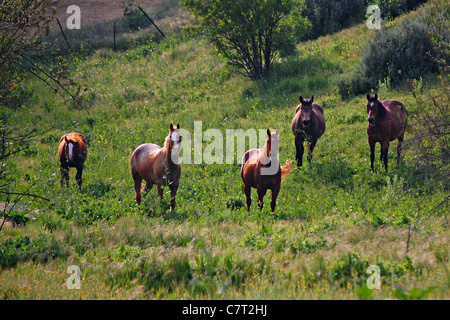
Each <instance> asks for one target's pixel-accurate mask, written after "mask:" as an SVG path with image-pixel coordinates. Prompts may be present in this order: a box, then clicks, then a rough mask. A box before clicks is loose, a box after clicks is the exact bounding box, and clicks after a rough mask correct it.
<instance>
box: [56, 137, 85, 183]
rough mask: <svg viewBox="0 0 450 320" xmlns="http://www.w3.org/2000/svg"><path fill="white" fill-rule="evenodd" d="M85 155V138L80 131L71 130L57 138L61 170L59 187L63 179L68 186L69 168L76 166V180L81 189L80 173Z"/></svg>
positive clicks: (81, 172)
mask: <svg viewBox="0 0 450 320" xmlns="http://www.w3.org/2000/svg"><path fill="white" fill-rule="evenodd" d="M86 156H87V146H86V139H85V138H84V136H83V135H82V134H81V133H77V132H72V133H68V134H65V135H63V136H62V137H61V139H60V140H59V147H58V157H59V162H60V171H61V187H63V184H64V180H66V186H67V188H68V187H69V176H70V170H71V168H77V175H76V181H77V184H78V188H79V190H80V191H81V183H82V180H81V175H82V174H83V167H84V161H85V160H86Z"/></svg>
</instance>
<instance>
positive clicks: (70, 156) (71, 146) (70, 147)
mask: <svg viewBox="0 0 450 320" xmlns="http://www.w3.org/2000/svg"><path fill="white" fill-rule="evenodd" d="M72 157H73V143H72V142H69V159H72Z"/></svg>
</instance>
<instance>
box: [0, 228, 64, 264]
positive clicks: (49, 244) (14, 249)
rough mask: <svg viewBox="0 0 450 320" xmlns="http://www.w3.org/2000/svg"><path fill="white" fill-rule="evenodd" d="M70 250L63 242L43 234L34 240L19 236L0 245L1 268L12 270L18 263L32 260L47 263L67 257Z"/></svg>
mask: <svg viewBox="0 0 450 320" xmlns="http://www.w3.org/2000/svg"><path fill="white" fill-rule="evenodd" d="M67 256H68V248H67V247H66V246H65V245H64V244H63V243H62V241H61V240H58V239H55V238H54V237H53V236H50V237H48V236H47V235H45V234H43V235H40V236H39V237H38V238H37V239H35V240H32V239H30V237H28V236H25V237H23V236H21V235H18V236H17V237H16V238H9V239H7V240H6V241H4V242H3V243H1V244H0V267H1V268H11V267H15V266H16V265H17V263H19V262H23V261H27V260H30V259H32V260H33V261H44V262H45V261H47V260H50V259H54V258H56V257H67Z"/></svg>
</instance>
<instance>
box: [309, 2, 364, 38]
mask: <svg viewBox="0 0 450 320" xmlns="http://www.w3.org/2000/svg"><path fill="white" fill-rule="evenodd" d="M305 3H306V7H307V9H306V10H305V12H304V15H305V16H306V17H307V18H308V20H309V21H310V22H311V24H312V27H311V29H310V31H309V32H308V33H307V38H308V39H315V38H318V37H320V36H322V35H326V34H329V33H334V32H337V31H340V30H342V29H344V28H348V27H351V26H353V25H355V24H357V23H360V22H361V21H363V20H364V17H365V13H366V7H367V1H366V0H341V1H328V0H306V2H305Z"/></svg>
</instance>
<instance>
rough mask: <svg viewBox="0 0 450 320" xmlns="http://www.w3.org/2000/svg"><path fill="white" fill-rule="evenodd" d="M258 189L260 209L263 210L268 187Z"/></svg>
mask: <svg viewBox="0 0 450 320" xmlns="http://www.w3.org/2000/svg"><path fill="white" fill-rule="evenodd" d="M256 191H257V193H258V201H259V209H260V210H262V208H263V206H264V201H263V199H264V196H265V195H266V192H267V189H266V188H263V187H258V188H256Z"/></svg>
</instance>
